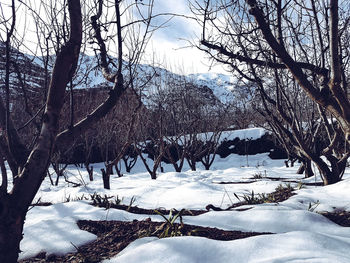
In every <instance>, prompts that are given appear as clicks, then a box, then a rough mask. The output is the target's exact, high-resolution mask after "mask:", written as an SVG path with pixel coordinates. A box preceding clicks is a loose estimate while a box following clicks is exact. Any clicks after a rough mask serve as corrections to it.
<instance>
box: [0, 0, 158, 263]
mask: <svg viewBox="0 0 350 263" xmlns="http://www.w3.org/2000/svg"><path fill="white" fill-rule="evenodd" d="M50 3H51V5H45V6H47V7H48V8H53V5H52V4H53V3H54V4H56V3H57V4H62V3H60V2H56V1H54V2H50ZM149 4H150V8H148V13H147V14H146V15H145V16H143V18H144V19H142V22H143V23H144V24H146V28H145V27H142V28H141V27H140V28H139V29H140V32H141V31H142V32H143V33H142V34H139V35H138V36H139V37H140V38H137V37H136V36H134V40H137V43H136V42H135V41H134V42H132V44H133V45H134V46H133V47H134V49H130V52H129V54H128V56H127V57H126V56H124V53H123V45H126V37H127V34H128V32H129V31H127V29H128V28H129V27H130V26H134V25H135V23H127V24H125V25H122V22H121V14H123V13H125V12H127V11H125V10H122V11H121V2H120V1H115V2H114V3H113V6H112V7H113V9H112V10H113V12H114V16H112V18H113V17H114V19H113V20H110V19H111V17H110V16H106V17H105V18H106V19H107V21H105V22H102V20H101V19H102V18H103V17H102V14H104V11H103V1H101V0H98V1H96V3H95V5H94V6H93V9H92V10H93V13H95V14H96V15H93V16H92V17H91V25H92V28H93V35H92V36H93V39H94V40H95V41H96V42H95V48H96V52H97V53H98V54H99V58H100V65H99V66H100V67H101V68H102V71H103V75H104V76H105V78H106V79H107V80H108V81H109V82H111V83H112V84H113V87H112V88H111V89H110V91H109V95H108V98H107V99H106V100H105V101H104V102H103V103H102V104H101V105H99V106H98V107H97V108H96V109H95V110H94V111H92V112H91V113H89V114H87V116H86V117H85V118H83V119H82V120H80V121H78V122H77V123H76V124H74V123H73V124H72V125H70V127H69V128H67V129H65V130H63V131H62V132H59V121H60V119H61V114H60V113H61V109H62V106H63V104H64V97H65V94H66V89H67V86H68V84H69V83H70V82H71V81H72V79H73V77H74V74H75V71H76V68H77V65H78V60H79V55H80V49H81V44H82V39H83V31H85V30H87V29H86V27H85V26H86V25H85V23H83V21H85V20H83V16H82V11H81V10H82V7H81V5H80V1H79V0H67V1H64V4H63V5H62V6H60V8H57V9H55V10H60V12H62V13H59V14H57V15H58V16H59V17H60V18H63V19H62V20H60V19H57V20H56V22H57V25H56V27H54V28H53V30H54V29H59V30H61V31H59V33H58V34H56V37H57V39H56V40H57V41H56V42H54V43H55V44H56V45H55V47H56V49H55V50H56V52H57V53H56V58H55V62H54V66H53V68H52V73H51V80H50V84H49V87H48V93H47V100H46V103H45V109H44V114H43V118H42V124H41V129H40V134H39V136H38V138H37V140H35V143H34V146H33V147H32V148H31V149H28V148H27V147H26V146H25V145H24V144H23V143H22V141H21V138H20V137H19V136H18V133H17V129H16V128H15V126H14V124H13V121H12V119H11V114H10V102H9V96H8V95H9V92H6V94H7V95H6V96H7V97H6V99H5V103H4V102H3V100H2V98H1V99H0V128H1V131H2V132H3V133H4V135H3V138H5V140H1V142H3V143H4V148H2V149H5V150H4V151H1V153H2V154H6V156H5V158H6V160H7V161H8V162H9V163H13V164H14V165H13V167H14V168H13V172H14V174H16V176H15V180H14V184H13V188H12V190H11V191H10V192H9V191H8V190H7V187H5V186H6V182H7V180H6V173H2V177H3V179H2V183H1V187H0V189H1V190H0V221H1V225H0V261H1V262H8V263H12V262H17V258H18V253H19V251H20V249H19V244H20V241H21V239H22V232H23V225H24V220H25V216H26V213H27V211H28V207H29V206H30V204H31V202H32V200H33V198H34V197H35V195H36V193H37V191H38V189H39V187H40V185H41V183H42V181H43V180H44V178H45V176H46V172H47V169H48V165H49V163H50V158H51V153H52V151H53V147H54V145H55V143H56V144H61V143H66V144H69V143H71V142H72V140H73V138H78V137H79V136H78V135H80V134H82V133H83V132H85V131H86V130H87V129H88V128H89V127H90V126H91V125H92V124H93V123H95V122H97V121H98V120H100V119H101V118H103V117H104V116H105V115H106V114H107V113H108V112H109V111H110V110H111V109H112V108H113V107H114V105H115V104H116V103H117V102H118V100H119V98H120V97H121V95H122V94H123V93H124V91H125V90H126V88H127V85H126V82H125V81H124V78H123V74H122V69H123V63H122V62H123V59H124V58H129V59H130V60H132V61H133V63H134V64H136V63H137V62H138V61H139V59H140V56H141V54H142V53H143V50H144V46H145V45H146V43H147V39H148V36H149V35H148V33H149V32H150V28H149V26H150V21H151V13H150V10H151V9H152V8H151V6H152V5H153V2H152V1H151V2H150V3H149ZM84 5H87V3H84ZM131 6H134V5H131ZM86 7H87V6H86ZM129 7H130V6H128V5H127V7H126V8H127V9H128V8H129ZM123 8H125V7H123ZM11 10H12V16H11V17H10V19H7V20H4V21H5V22H4V23H2V24H1V27H2V29H1V30H2V32H4V31H5V32H7V39H13V38H14V36H13V32H15V31H14V28H15V25H16V23H15V21H16V19H15V18H16V6H15V1H12V3H11ZM84 10H85V9H84ZM110 10H111V9H110ZM108 19H109V20H108ZM108 25H113V26H114V31H113V32H111V31H112V28H109V29H110V30H109V31H108V30H107V31H104V33H105V34H107V38H104V37H105V36H103V37H102V36H101V27H104V28H105V29H106V28H108ZM85 32H86V31H85ZM133 33H135V31H134V32H133ZM109 35H112V36H115V37H114V38H110V37H108V36H109ZM105 39H107V40H108V39H113V40H114V39H115V40H116V41H115V44H116V45H115V46H116V47H117V63H116V64H115V65H116V67H115V68H116V71H112V70H110V69H109V67H108V66H109V64H108V62H107V48H106V44H105ZM131 48H132V47H131ZM9 50H10V46H9V45H8V46H7V47H6V52H9ZM131 50H133V52H132V51H131ZM131 55H132V56H133V57H129V56H131ZM8 57H9V55H8V56H7V58H8ZM6 65H8V60H7V63H6ZM8 68H9V67H8ZM7 75H8V73H7ZM7 87H8V86H7ZM7 149H8V151H7ZM16 167H18V171H16V169H15V168H16Z"/></svg>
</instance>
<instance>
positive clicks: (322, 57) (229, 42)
mask: <svg viewBox="0 0 350 263" xmlns="http://www.w3.org/2000/svg"><path fill="white" fill-rule="evenodd" d="M343 2H344V1H343ZM343 2H341V3H338V1H337V0H330V1H326V0H323V1H314V0H312V1H309V2H305V1H300V0H292V1H283V0H273V1H258V0H246V1H243V0H237V1H220V2H216V3H213V2H212V1H205V3H204V4H203V5H201V4H199V2H197V1H196V2H195V5H193V6H192V7H193V12H194V13H195V14H196V15H198V16H197V18H198V21H199V22H200V23H201V25H202V29H203V31H202V36H201V41H200V46H199V48H200V49H202V50H204V51H205V52H206V53H207V54H209V55H210V56H211V57H212V58H213V59H215V60H216V61H217V62H219V63H222V64H225V65H227V67H228V68H229V69H230V70H233V71H234V72H236V73H238V74H239V75H241V76H243V77H244V78H245V79H246V80H249V81H251V82H253V83H255V85H256V86H258V87H259V88H260V90H261V91H263V90H264V89H265V90H266V84H269V83H268V82H269V80H271V79H273V80H274V81H275V83H277V84H278V85H277V87H278V90H279V91H278V92H279V94H280V95H279V96H280V97H279V98H283V101H282V100H281V103H282V104H283V103H288V100H290V98H289V99H287V98H286V96H285V94H283V92H285V93H286V94H287V95H288V93H289V91H288V90H286V91H282V89H281V87H283V85H284V83H285V81H286V79H288V78H289V79H293V81H294V84H293V85H294V86H298V87H300V88H301V89H302V90H303V92H304V94H305V95H306V96H308V97H309V99H310V100H312V101H313V102H315V103H316V104H317V105H318V107H319V108H320V110H319V111H320V113H319V116H321V117H322V118H321V119H322V121H323V123H324V125H325V126H324V127H325V129H327V133H328V134H329V136H331V138H330V139H329V141H328V144H327V146H326V147H325V148H324V149H323V150H322V151H321V152H320V155H324V156H326V157H327V158H328V160H329V161H331V163H332V168H331V169H329V167H328V166H327V164H326V163H325V162H323V161H322V159H321V158H320V155H318V154H317V153H315V151H313V150H311V149H310V147H306V146H305V139H306V138H305V134H303V132H302V129H300V128H298V122H299V124H300V121H303V120H302V119H299V120H296V119H295V118H294V117H293V115H295V114H292V118H291V119H289V120H288V118H290V117H291V116H288V114H289V113H291V112H286V111H284V110H283V111H282V110H280V112H278V114H279V121H280V120H281V119H283V121H284V122H288V123H289V124H288V125H289V127H292V128H293V130H292V134H290V135H292V136H293V138H291V137H289V139H291V141H293V140H294V143H293V147H295V146H296V147H297V148H298V149H297V151H298V153H301V154H302V155H303V157H305V158H306V159H308V160H312V161H313V162H315V164H316V165H317V167H318V169H319V170H320V171H321V174H322V177H323V180H324V184H331V183H335V182H337V181H339V180H340V179H341V176H342V173H343V170H344V167H345V163H346V160H347V158H348V157H349V151H348V150H347V149H348V144H349V141H350V115H349V112H350V102H349V98H348V95H347V94H348V84H347V81H348V67H349V63H348V62H349V61H348V59H347V54H348V53H349V45H348V43H349V41H348V36H349V30H348V28H349V27H348V23H349V20H350V19H349V9H348V5H346V4H345V2H344V3H343ZM342 3H343V4H342ZM286 76H287V77H286ZM282 79H284V80H283V81H282V82H281V81H280V80H282ZM287 87H291V86H286V87H285V88H287ZM263 96H264V97H265V102H266V103H267V104H269V103H270V104H271V103H272V104H275V107H279V105H281V103H279V102H278V101H269V100H268V99H267V97H266V96H265V95H263ZM287 107H289V106H288V105H287ZM294 109H295V108H294ZM283 114H285V115H284V116H283ZM333 118H335V119H336V120H337V125H338V127H336V126H334V125H333V126H332V125H328V124H329V123H330V122H329V120H333ZM331 122H332V121H331ZM285 128H286V127H285V126H284V128H282V127H279V129H280V130H283V129H284V131H285V132H287V133H289V132H290V131H288V129H285ZM310 131H311V130H310ZM310 131H308V132H310ZM328 131H329V132H328ZM287 133H285V134H284V135H283V138H288V135H287ZM302 134H303V135H302ZM301 135H302V137H304V138H302V137H301ZM310 135H311V137H312V135H313V134H309V135H308V136H310ZM306 140H307V139H306ZM311 140H312V139H311ZM341 142H342V143H343V145H344V147H343V150H339V149H336V148H337V147H338V146H339V145H340V144H341ZM312 143H314V141H313V142H312ZM304 146H305V147H304ZM334 157H335V158H334Z"/></svg>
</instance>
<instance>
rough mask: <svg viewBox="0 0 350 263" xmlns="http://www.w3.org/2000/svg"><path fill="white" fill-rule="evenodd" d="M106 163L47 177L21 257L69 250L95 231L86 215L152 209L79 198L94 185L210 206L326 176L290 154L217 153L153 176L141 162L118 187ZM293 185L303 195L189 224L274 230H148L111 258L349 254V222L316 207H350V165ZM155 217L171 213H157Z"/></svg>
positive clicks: (125, 216) (122, 194)
mask: <svg viewBox="0 0 350 263" xmlns="http://www.w3.org/2000/svg"><path fill="white" fill-rule="evenodd" d="M102 167H103V165H102V164H96V165H94V171H95V174H94V177H95V180H94V181H93V182H90V181H89V180H88V175H87V173H86V171H85V169H83V168H79V169H78V168H77V167H75V166H70V167H69V168H68V169H67V175H68V176H69V179H70V180H72V181H75V182H79V183H81V184H82V186H80V187H73V185H72V184H68V183H66V182H65V181H64V180H63V178H62V179H61V180H60V183H59V185H58V186H51V184H50V181H49V179H48V178H46V180H45V182H44V183H43V185H42V187H41V188H40V191H39V192H38V194H37V197H36V200H39V199H40V201H41V202H52V203H54V204H53V205H51V206H45V207H43V206H42V207H34V208H32V209H31V210H30V211H29V212H28V215H27V220H26V223H25V227H24V238H23V241H22V242H21V250H22V251H23V252H22V253H21V254H20V258H26V257H30V256H34V255H36V254H38V253H39V252H41V251H46V252H47V253H48V254H51V253H55V254H60V255H62V254H65V253H67V252H70V251H75V250H76V248H75V247H77V246H80V245H82V244H85V243H87V242H90V241H92V240H94V239H95V238H96V236H95V235H93V234H91V233H88V232H86V231H82V230H80V229H79V228H78V226H77V225H76V221H77V220H80V219H85V220H123V221H132V220H133V219H137V220H143V219H146V218H148V217H150V216H148V215H137V214H132V213H129V212H126V211H122V210H117V209H109V210H106V209H104V208H97V207H93V206H91V205H89V201H88V200H78V199H81V198H82V197H86V198H88V197H89V196H90V194H93V193H99V194H102V195H104V194H106V195H108V196H115V197H116V196H118V197H119V198H120V199H122V203H124V204H127V205H129V204H130V202H131V200H135V201H134V202H133V205H136V206H138V207H142V208H151V209H154V208H160V207H163V208H167V209H171V208H176V209H181V208H188V209H205V207H206V205H208V204H213V205H215V206H220V207H222V208H226V207H228V206H230V205H232V203H236V202H239V200H238V199H237V198H236V197H235V194H236V195H237V196H239V197H240V196H243V195H245V194H250V193H251V192H252V191H254V193H255V194H258V193H270V192H273V191H274V189H275V188H276V187H277V186H279V185H280V184H282V185H285V184H286V182H283V181H300V182H304V183H305V182H315V181H316V182H319V181H320V178H319V177H318V176H316V177H312V178H309V179H303V177H302V176H301V175H297V174H295V172H296V170H297V168H298V167H293V168H285V166H284V163H283V160H271V159H270V158H269V157H268V156H267V154H258V155H254V156H248V157H247V156H238V155H231V156H229V157H227V158H225V159H220V158H219V157H217V159H216V161H215V162H214V164H213V166H212V167H211V170H210V171H206V170H204V168H203V167H201V166H200V165H198V170H197V171H190V170H189V168H188V167H185V168H184V170H183V172H181V173H176V172H173V169H172V167H171V166H170V165H164V168H165V172H164V173H159V174H158V179H157V180H151V179H150V175H149V174H148V173H145V172H144V171H145V169H144V168H143V166H142V164H141V162H138V163H137V164H136V167H134V169H133V170H132V172H131V173H130V174H126V173H125V175H124V177H121V178H118V177H117V176H112V178H111V190H105V189H103V183H102V179H101V173H100V168H102ZM254 177H255V178H259V179H254ZM266 177H268V178H266ZM269 178H280V180H271V179H269ZM220 182H226V183H227V182H231V184H219V183H220ZM233 182H245V183H239V184H234V183H233ZM291 185H292V186H293V187H300V186H302V187H300V190H297V191H296V193H297V195H294V196H292V197H291V198H289V199H288V200H286V201H284V202H281V203H279V204H261V205H249V206H248V207H252V208H251V209H249V210H246V211H210V212H208V213H205V214H202V215H198V216H185V217H184V218H183V219H184V223H186V224H193V225H200V226H210V227H217V228H220V229H224V230H240V231H255V232H271V233H275V234H273V235H261V236H255V237H249V238H245V239H239V240H234V241H216V240H210V239H207V238H203V237H173V238H164V239H158V238H142V239H139V240H136V241H135V242H133V243H131V244H130V245H129V246H128V247H127V248H126V249H124V250H123V251H122V252H121V253H120V254H119V255H118V256H116V257H115V258H112V259H109V260H105V261H104V262H105V263H107V262H109V263H111V262H128V263H130V262H137V263H139V262H141V263H142V262H174V263H175V262H176V263H178V262H186V263H188V262H208V263H209V262H237V263H240V262H242V263H245V262H350V254H349V249H350V228H346V227H341V226H338V225H336V224H335V223H333V222H331V221H329V220H328V219H326V218H325V217H323V216H321V215H320V214H318V213H316V212H317V211H334V210H337V209H340V210H348V211H350V198H349V194H348V193H349V189H350V171H347V172H346V174H345V175H344V180H343V181H342V182H340V183H338V184H335V185H331V186H327V187H315V186H305V185H302V184H298V183H291ZM67 200H69V202H66V201H67ZM74 200H77V201H74ZM310 207H311V209H310ZM151 219H152V221H163V220H164V219H162V218H161V217H160V216H157V215H154V216H151Z"/></svg>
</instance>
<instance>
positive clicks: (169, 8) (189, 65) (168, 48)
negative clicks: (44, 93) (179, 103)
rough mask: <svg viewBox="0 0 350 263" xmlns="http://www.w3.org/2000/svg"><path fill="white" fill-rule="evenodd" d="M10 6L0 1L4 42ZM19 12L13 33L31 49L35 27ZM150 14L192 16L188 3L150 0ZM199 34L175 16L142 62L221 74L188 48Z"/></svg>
mask: <svg viewBox="0 0 350 263" xmlns="http://www.w3.org/2000/svg"><path fill="white" fill-rule="evenodd" d="M60 1H61V0H60ZM60 1H58V2H60ZM89 1H90V0H89ZM91 1H92V0H91ZM127 1H129V0H127ZM130 1H131V0H130ZM24 2H25V1H24ZM43 2H44V3H45V2H49V0H43ZM145 2H147V1H145ZM10 3H11V0H0V5H1V9H2V15H1V17H0V34H1V36H2V39H4V32H5V31H4V26H3V24H2V25H1V20H4V18H3V16H5V18H6V19H9V18H11V12H10V9H9V8H8V6H10ZM38 3H41V2H39V1H38V2H36V1H35V2H31V5H32V6H33V7H34V9H37V10H39V9H40V10H41V11H40V12H43V11H42V9H43V8H42V6H40V5H39V4H38ZM82 3H83V1H82ZM84 3H85V1H84ZM16 5H17V8H18V6H19V2H18V1H16ZM20 12H21V11H20V8H18V10H17V18H16V19H17V21H16V23H17V30H18V31H19V32H20V34H22V35H23V34H24V36H25V37H26V45H27V48H28V49H29V50H34V49H35V48H34V47H32V46H31V42H32V41H36V39H37V38H36V36H35V34H34V32H35V31H36V27H35V24H34V23H33V22H32V21H30V19H28V18H26V17H25V16H24V15H23V14H21V13H20ZM153 13H154V14H159V13H171V14H177V15H179V16H182V15H183V16H193V14H192V13H191V11H190V8H189V1H188V0H154V9H153ZM40 15H41V18H44V17H45V15H44V14H43V13H41V14H40ZM170 17H171V16H162V17H160V18H158V19H156V20H154V22H155V23H156V24H162V23H163V22H164V21H166V20H168V19H169V18H170ZM9 21H10V20H9ZM49 30H50V29H49ZM23 32H24V33H23ZM200 33H201V28H200V26H199V25H198V24H197V22H196V21H194V20H193V19H189V18H184V17H176V16H175V17H173V18H172V19H171V20H170V21H168V22H167V23H166V24H165V25H164V27H163V28H160V29H158V30H157V31H155V32H154V34H153V36H152V38H151V40H150V42H149V44H148V46H147V49H146V54H145V56H144V59H143V61H142V62H143V63H151V62H152V61H155V62H156V63H158V64H159V65H160V66H161V67H164V68H167V69H169V70H171V71H173V72H175V73H180V74H192V73H207V72H212V73H225V71H224V69H223V67H221V66H213V65H212V63H211V62H210V61H209V60H208V59H207V57H206V54H205V53H204V52H203V51H200V50H198V49H197V48H195V47H191V44H190V42H192V43H198V41H199V38H200ZM210 66H213V67H210Z"/></svg>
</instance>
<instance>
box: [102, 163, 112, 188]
mask: <svg viewBox="0 0 350 263" xmlns="http://www.w3.org/2000/svg"><path fill="white" fill-rule="evenodd" d="M101 172H102V180H103V188H104V189H111V184H110V180H109V179H110V174H109V173H108V169H107V172H106V171H105V169H103V168H102V169H101Z"/></svg>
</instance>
